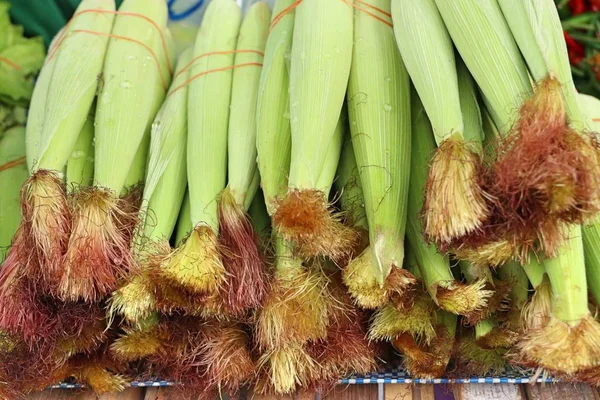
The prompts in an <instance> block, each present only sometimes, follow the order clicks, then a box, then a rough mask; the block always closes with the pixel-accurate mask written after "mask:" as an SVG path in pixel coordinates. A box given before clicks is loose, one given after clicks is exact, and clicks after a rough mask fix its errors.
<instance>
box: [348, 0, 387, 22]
mask: <svg viewBox="0 0 600 400" xmlns="http://www.w3.org/2000/svg"><path fill="white" fill-rule="evenodd" d="M354 2H355V3H359V4H362V5H364V6H365V7H368V8H370V9H372V10H375V11H377V12H379V13H381V14H383V15H385V16H386V17H390V18H392V14H391V13H389V12H387V11H385V10H383V9H381V8H379V7H375V6H374V5H373V4H369V3H367V2H366V1H363V0H354Z"/></svg>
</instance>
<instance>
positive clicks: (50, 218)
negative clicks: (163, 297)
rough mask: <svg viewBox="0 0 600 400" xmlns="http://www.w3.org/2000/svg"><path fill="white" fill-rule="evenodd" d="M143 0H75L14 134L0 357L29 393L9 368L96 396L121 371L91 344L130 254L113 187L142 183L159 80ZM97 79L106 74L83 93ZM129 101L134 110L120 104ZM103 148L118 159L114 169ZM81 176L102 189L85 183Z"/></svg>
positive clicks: (123, 211)
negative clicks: (13, 204)
mask: <svg viewBox="0 0 600 400" xmlns="http://www.w3.org/2000/svg"><path fill="white" fill-rule="evenodd" d="M155 3H156V4H155V5H154V6H152V7H147V5H148V4H146V3H145V2H144V4H141V2H139V1H137V2H136V1H135V0H129V1H127V2H125V3H124V5H123V8H122V9H121V10H120V11H119V12H116V11H115V7H114V2H112V1H108V2H106V1H98V0H84V1H83V2H82V3H81V4H80V6H79V8H78V10H77V12H76V13H75V15H74V16H73V19H72V20H71V21H70V22H69V23H68V24H67V26H65V28H64V29H63V30H62V31H61V32H60V33H59V34H58V35H57V37H56V38H55V39H54V41H53V43H52V45H51V48H50V51H49V54H48V57H47V59H46V63H45V64H44V66H43V68H42V72H41V75H40V77H39V79H38V81H37V84H36V87H35V90H34V92H33V98H32V103H31V108H30V112H29V119H28V123H27V132H26V134H27V136H26V148H27V161H28V165H29V167H30V169H31V173H32V176H31V177H30V178H29V180H28V181H27V182H26V183H25V185H24V187H23V189H22V197H21V201H22V216H23V219H22V223H21V226H20V228H19V230H18V232H17V234H16V236H15V239H14V241H13V246H12V248H11V249H10V251H9V253H8V256H7V259H6V261H5V263H4V266H3V269H2V293H1V301H0V304H1V311H0V321H1V325H2V328H3V329H5V330H6V331H8V332H10V333H11V335H13V336H14V337H15V340H16V341H17V342H18V343H19V344H18V346H16V349H17V350H18V351H17V352H9V353H7V354H5V363H6V365H8V366H9V372H8V373H7V374H5V375H6V379H5V380H6V381H7V382H8V387H9V388H11V390H13V389H14V390H17V391H24V390H29V389H28V387H24V386H23V383H22V382H19V381H20V379H21V376H19V375H17V373H18V374H24V373H25V374H29V375H36V374H39V376H38V377H37V380H36V379H33V378H32V379H31V382H29V383H30V384H31V385H33V386H36V385H37V382H39V381H40V379H43V382H46V380H47V379H49V377H51V376H54V377H56V376H60V377H63V376H69V375H75V376H78V377H80V378H82V379H85V380H87V381H88V383H89V384H90V385H92V387H94V388H95V389H97V391H99V392H103V391H106V390H116V389H122V388H123V387H124V380H123V378H121V377H119V375H118V374H119V373H121V372H123V369H122V368H121V367H115V366H114V365H115V364H114V360H112V359H111V357H110V356H108V353H106V351H105V350H106V346H107V345H106V344H103V343H106V342H107V341H110V340H111V338H112V335H113V334H112V333H111V331H109V328H110V325H111V324H110V323H108V322H107V321H106V319H105V315H104V307H105V304H104V297H105V296H106V295H107V294H109V293H110V292H111V291H112V290H114V289H115V288H116V285H117V281H118V280H119V279H120V278H121V277H122V276H123V273H124V272H125V271H127V270H128V269H129V267H130V266H129V265H127V264H128V262H129V260H131V259H132V258H131V256H130V255H129V253H130V241H131V238H132V231H133V228H134V226H133V220H134V218H132V217H130V215H135V214H136V213H137V211H136V208H137V207H138V205H136V204H134V203H135V201H134V200H133V199H134V198H135V197H136V196H130V195H128V196H129V198H126V199H124V200H120V199H118V197H117V196H118V195H119V194H120V193H121V191H122V189H123V188H122V187H120V186H119V185H121V186H123V185H124V184H123V181H125V179H130V180H131V181H132V182H136V181H139V180H141V179H143V171H144V169H145V164H146V152H147V150H146V149H140V151H137V143H140V142H141V143H143V140H142V137H144V136H148V138H149V135H148V134H147V133H146V132H149V125H150V124H149V122H151V119H152V118H153V117H154V113H155V112H156V108H157V107H158V106H159V105H160V103H161V102H162V96H164V89H163V85H166V84H168V82H169V80H170V67H169V65H170V60H169V57H170V55H169V49H168V48H169V47H170V43H169V41H168V40H165V35H166V37H167V38H168V33H167V31H166V15H167V9H166V6H165V5H164V4H161V3H160V2H155ZM115 15H118V16H117V17H115ZM115 21H116V22H115ZM157 21H158V22H157ZM161 21H162V22H161ZM113 22H115V25H114V26H113ZM132 22H133V23H132ZM161 53H162V56H161V55H160V54H161ZM105 56H106V60H105ZM152 56H154V57H152ZM152 59H154V60H155V61H156V63H155V64H152V63H149V62H148V60H152ZM124 66H125V67H124ZM140 67H142V68H141V69H142V70H143V73H140ZM120 74H123V75H124V76H122V77H121V78H122V79H117V76H118V75H120ZM163 75H164V76H163ZM102 76H104V77H109V78H110V79H108V78H107V79H106V81H105V82H104V83H105V84H104V85H102V87H101V94H100V95H99V96H100V97H99V99H98V101H95V98H96V94H97V91H98V87H99V82H100V78H101V77H102ZM137 79H139V81H138V80H137ZM133 81H135V82H134V83H138V85H137V86H139V87H134V84H133V83H132V82H133ZM161 81H162V82H161ZM149 82H154V83H155V85H148V83H149ZM134 89H142V91H143V93H140V92H139V91H138V90H134ZM131 96H133V97H131ZM137 96H139V97H137ZM140 99H142V100H140ZM96 103H97V111H96V112H94V111H93V110H92V108H95V104H96ZM115 103H116V104H115ZM132 106H133V108H134V109H133V110H129V111H130V112H131V113H133V114H135V115H137V116H138V118H131V116H130V115H129V113H125V112H124V111H125V110H127V107H132ZM111 107H113V108H112V111H111ZM136 107H139V108H136ZM113 112H116V113H115V114H113ZM144 115H147V117H144ZM136 122H137V125H136ZM132 123H133V125H135V126H132V125H131V124H132ZM119 132H120V134H119ZM124 132H127V133H126V134H124ZM114 134H117V137H114V138H112V139H111V135H114ZM136 135H137V137H138V139H137V142H136V140H135V136H136ZM123 138H131V139H132V141H133V142H136V143H135V144H136V145H130V144H128V143H125V142H124V141H123ZM113 147H114V148H113ZM142 147H143V146H142ZM109 148H110V149H109ZM132 149H133V150H132ZM119 151H120V152H123V153H125V154H124V156H123V157H121V156H119V154H120V153H119ZM107 153H109V154H108V155H109V156H113V155H114V156H116V157H117V158H118V159H119V160H122V161H126V160H127V159H129V160H130V162H128V163H126V165H124V167H125V169H124V170H122V167H123V166H121V167H119V166H118V163H114V162H113V160H109V159H108V157H107ZM129 153H132V154H131V156H130V157H129V156H128V154H129ZM134 156H135V160H134ZM92 160H93V161H92ZM109 168H116V170H117V171H118V173H113V171H114V170H112V171H107V170H108V169H109ZM92 176H93V177H94V178H95V183H97V184H101V185H107V187H109V188H110V189H112V192H111V191H109V190H108V189H104V188H103V189H95V188H90V187H89V185H90V184H91V182H92ZM109 177H110V179H109ZM67 194H68V195H69V196H68V197H67ZM105 206H107V207H105ZM21 341H22V343H23V344H22V345H21V344H20V342H21ZM21 348H24V349H25V350H27V351H21V350H19V349H21ZM89 368H92V369H93V371H92V370H90V369H89ZM12 370H14V372H11V371H12ZM84 371H88V372H89V373H87V372H84ZM115 374H116V375H115Z"/></svg>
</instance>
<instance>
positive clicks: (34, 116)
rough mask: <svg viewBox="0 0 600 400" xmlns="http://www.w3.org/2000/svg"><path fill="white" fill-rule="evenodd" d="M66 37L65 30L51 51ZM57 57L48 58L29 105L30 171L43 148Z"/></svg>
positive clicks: (58, 36)
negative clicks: (45, 123) (45, 118)
mask: <svg viewBox="0 0 600 400" xmlns="http://www.w3.org/2000/svg"><path fill="white" fill-rule="evenodd" d="M63 35H64V28H63V29H61V30H60V32H58V34H57V35H56V36H55V37H54V39H52V43H50V49H54V47H55V46H56V45H57V42H58V41H59V39H61V38H62V36H63ZM56 60H57V57H52V58H50V57H49V56H46V60H45V62H44V65H43V66H42V69H41V70H40V74H39V75H38V77H37V81H36V84H35V87H34V88H33V94H32V96H31V102H30V104H29V115H28V116H27V130H26V135H25V144H26V149H27V154H26V156H27V167H28V169H29V171H33V168H34V167H35V166H36V165H37V163H38V160H39V155H40V148H41V146H42V140H43V137H42V134H43V127H44V114H45V111H46V99H47V98H48V90H49V89H50V82H51V81H52V74H53V72H54V65H56Z"/></svg>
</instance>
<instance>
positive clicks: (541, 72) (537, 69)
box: [498, 0, 582, 127]
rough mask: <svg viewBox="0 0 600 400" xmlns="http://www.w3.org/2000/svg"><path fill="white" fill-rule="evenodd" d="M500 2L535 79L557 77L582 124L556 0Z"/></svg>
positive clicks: (569, 108) (571, 115)
mask: <svg viewBox="0 0 600 400" xmlns="http://www.w3.org/2000/svg"><path fill="white" fill-rule="evenodd" d="M498 3H499V4H500V7H501V8H502V13H503V14H504V17H505V19H506V22H507V23H508V25H509V26H510V29H511V31H512V34H513V35H514V38H515V40H516V42H517V44H518V45H519V48H520V49H521V53H522V54H523V57H524V58H525V61H526V62H527V65H528V67H529V71H530V72H531V75H532V76H533V78H534V79H535V80H536V81H537V82H540V81H542V80H543V79H544V78H546V77H548V76H549V75H552V76H555V77H556V78H557V79H558V80H559V81H560V82H561V84H562V92H563V96H564V97H565V100H566V108H567V115H568V116H569V120H570V122H571V123H574V124H581V123H582V118H581V112H580V109H579V105H578V103H577V97H576V96H577V94H576V93H577V91H576V89H575V84H574V83H573V79H572V73H571V65H570V62H569V55H568V51H567V45H566V43H565V39H564V34H563V29H562V25H561V20H560V17H559V15H558V10H557V8H556V4H555V3H554V1H552V0H524V1H519V2H516V3H515V2H512V1H510V0H498ZM580 127H581V125H580Z"/></svg>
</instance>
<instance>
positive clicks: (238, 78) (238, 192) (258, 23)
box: [227, 1, 271, 206]
mask: <svg viewBox="0 0 600 400" xmlns="http://www.w3.org/2000/svg"><path fill="white" fill-rule="evenodd" d="M270 19H271V11H270V10H269V6H268V5H267V3H265V2H262V1H261V2H258V3H255V4H253V5H252V7H250V9H249V10H248V14H247V15H246V16H245V18H244V21H243V23H242V26H241V28H240V36H239V38H238V42H237V50H240V51H244V50H254V51H259V52H264V50H265V46H266V42H267V36H268V34H269V21H270ZM262 61H263V56H261V55H260V54H256V53H242V52H240V53H237V54H236V55H235V61H234V65H241V64H246V63H262ZM260 76H261V67H260V66H250V67H242V68H237V69H235V70H234V72H233V86H232V93H231V105H230V114H229V135H228V155H229V160H228V163H229V168H228V183H227V186H228V188H229V191H230V193H231V195H232V196H233V198H234V200H235V203H236V204H238V205H241V206H243V205H244V204H245V203H246V202H247V200H246V197H250V199H252V198H253V197H254V193H250V194H249V196H248V189H250V187H251V184H252V181H253V178H254V175H255V171H256V169H257V167H256V153H257V151H256V101H255V99H257V97H258V90H259V84H260Z"/></svg>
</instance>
